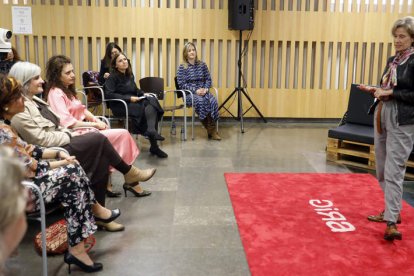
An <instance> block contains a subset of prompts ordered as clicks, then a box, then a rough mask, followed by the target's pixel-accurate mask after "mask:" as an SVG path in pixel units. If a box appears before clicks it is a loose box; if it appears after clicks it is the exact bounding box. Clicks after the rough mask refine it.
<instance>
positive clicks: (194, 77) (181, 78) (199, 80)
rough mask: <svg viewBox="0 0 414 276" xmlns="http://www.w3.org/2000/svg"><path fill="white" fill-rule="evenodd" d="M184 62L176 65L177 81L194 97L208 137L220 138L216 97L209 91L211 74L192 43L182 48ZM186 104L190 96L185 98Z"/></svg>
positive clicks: (196, 108)
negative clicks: (217, 125) (217, 127)
mask: <svg viewBox="0 0 414 276" xmlns="http://www.w3.org/2000/svg"><path fill="white" fill-rule="evenodd" d="M183 61H184V63H183V64H181V65H180V66H179V67H178V70H177V82H178V86H179V87H180V89H185V90H190V91H191V93H193V97H194V109H195V112H196V113H197V114H198V118H199V119H200V120H201V123H202V124H203V126H204V127H205V128H206V129H207V135H208V138H209V139H213V140H221V137H220V136H219V134H218V133H217V131H216V124H217V120H218V119H219V113H218V104H217V99H216V98H215V97H214V96H213V95H212V94H211V93H209V91H208V90H209V88H210V87H211V76H210V72H209V71H208V67H207V64H206V63H205V62H202V61H201V60H199V59H198V56H197V48H196V46H195V44H194V43H192V42H187V43H186V44H185V45H184V49H183ZM186 104H187V105H188V106H190V105H191V98H190V97H188V98H187V103H186Z"/></svg>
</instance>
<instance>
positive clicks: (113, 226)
mask: <svg viewBox="0 0 414 276" xmlns="http://www.w3.org/2000/svg"><path fill="white" fill-rule="evenodd" d="M96 225H97V226H98V229H102V230H105V231H108V232H119V231H124V230H125V226H123V225H122V224H120V223H117V222H115V221H111V222H110V223H104V222H101V221H97V222H96Z"/></svg>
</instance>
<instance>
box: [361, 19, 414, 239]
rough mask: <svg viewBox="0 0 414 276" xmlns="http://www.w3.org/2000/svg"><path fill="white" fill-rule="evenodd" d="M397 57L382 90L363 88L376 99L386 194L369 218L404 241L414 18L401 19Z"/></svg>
mask: <svg viewBox="0 0 414 276" xmlns="http://www.w3.org/2000/svg"><path fill="white" fill-rule="evenodd" d="M391 34H392V36H393V37H394V48H395V55H394V56H392V57H390V58H389V59H388V61H387V64H386V67H385V70H384V73H383V75H382V78H381V82H380V87H370V86H365V85H360V86H359V87H360V88H361V89H363V90H366V91H368V92H370V93H371V94H372V95H373V96H374V97H375V104H374V106H373V108H375V113H374V118H375V122H374V144H375V160H376V174H377V178H378V182H379V184H380V186H381V188H382V190H383V191H384V200H385V210H384V211H382V212H381V213H380V214H378V215H372V216H368V220H370V221H374V222H386V223H387V226H386V228H385V233H384V239H386V240H391V241H392V240H394V239H397V240H401V239H402V234H401V232H400V231H398V229H397V225H396V224H397V223H401V216H400V212H401V209H402V194H403V181H404V175H405V170H406V164H407V160H408V157H409V156H410V154H411V152H412V150H413V145H414V17H412V16H407V17H404V18H401V19H398V20H397V21H396V22H395V23H394V26H393V27H392V29H391Z"/></svg>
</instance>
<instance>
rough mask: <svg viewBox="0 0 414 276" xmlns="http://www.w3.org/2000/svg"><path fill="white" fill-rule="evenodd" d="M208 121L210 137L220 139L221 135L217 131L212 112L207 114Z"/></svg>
mask: <svg viewBox="0 0 414 276" xmlns="http://www.w3.org/2000/svg"><path fill="white" fill-rule="evenodd" d="M207 123H208V128H207V133H208V138H209V139H213V140H217V141H220V140H221V137H220V135H219V134H218V133H217V131H216V122H214V120H213V118H211V116H210V114H208V116H207Z"/></svg>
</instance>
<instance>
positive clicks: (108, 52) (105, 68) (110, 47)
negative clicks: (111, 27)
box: [98, 42, 122, 85]
mask: <svg viewBox="0 0 414 276" xmlns="http://www.w3.org/2000/svg"><path fill="white" fill-rule="evenodd" d="M121 52H122V50H121V48H120V47H119V46H118V45H117V44H116V43H115V42H109V43H108V44H107V45H106V49H105V56H104V57H103V59H102V60H101V69H100V70H99V76H98V82H99V84H100V85H104V84H105V81H106V80H107V79H108V78H109V75H110V74H109V71H110V68H111V60H112V58H113V57H114V56H115V55H117V54H119V53H121Z"/></svg>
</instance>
